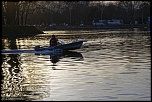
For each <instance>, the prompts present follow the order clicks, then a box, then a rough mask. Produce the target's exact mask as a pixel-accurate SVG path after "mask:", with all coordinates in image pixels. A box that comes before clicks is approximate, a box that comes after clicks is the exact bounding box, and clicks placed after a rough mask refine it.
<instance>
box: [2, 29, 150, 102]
mask: <svg viewBox="0 0 152 102" xmlns="http://www.w3.org/2000/svg"><path fill="white" fill-rule="evenodd" d="M46 33H47V34H39V35H37V36H35V37H28V38H16V39H2V48H3V49H7V50H11V49H21V50H27V49H29V50H32V49H33V48H34V46H36V45H41V46H48V45H49V39H50V37H51V35H52V34H55V35H56V36H57V37H58V38H59V39H60V40H63V41H65V42H70V41H72V40H76V39H78V40H82V39H86V40H88V41H87V42H86V43H84V44H83V46H82V47H81V49H78V50H74V51H73V53H70V54H69V55H65V56H51V55H35V54H34V53H18V54H2V65H1V67H2V76H3V77H2V84H1V97H2V100H45V101H47V100H50V101H109V100H112V101H113V100H114V101H120V100H122V101H150V100H151V53H150V51H151V45H150V44H151V39H150V38H151V37H150V33H147V32H145V31H100V30H99V31H97V30H91V31H46Z"/></svg>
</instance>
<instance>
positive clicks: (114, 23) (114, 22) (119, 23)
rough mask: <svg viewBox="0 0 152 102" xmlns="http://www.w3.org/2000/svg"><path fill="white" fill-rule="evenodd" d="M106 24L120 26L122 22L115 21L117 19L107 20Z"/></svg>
mask: <svg viewBox="0 0 152 102" xmlns="http://www.w3.org/2000/svg"><path fill="white" fill-rule="evenodd" d="M107 24H108V25H121V24H123V21H122V20H117V19H112V20H108V22H107Z"/></svg>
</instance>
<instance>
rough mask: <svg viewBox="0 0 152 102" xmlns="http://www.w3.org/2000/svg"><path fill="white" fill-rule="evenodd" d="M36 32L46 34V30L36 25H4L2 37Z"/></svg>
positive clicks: (30, 34) (28, 34) (34, 33)
mask: <svg viewBox="0 0 152 102" xmlns="http://www.w3.org/2000/svg"><path fill="white" fill-rule="evenodd" d="M36 34H44V32H43V31H41V30H39V29H38V28H36V27H34V26H19V25H16V26H9V25H3V26H2V37H20V36H21V37H22V36H33V35H36Z"/></svg>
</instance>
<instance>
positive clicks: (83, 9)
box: [2, 1, 150, 25]
mask: <svg viewBox="0 0 152 102" xmlns="http://www.w3.org/2000/svg"><path fill="white" fill-rule="evenodd" d="M148 17H150V1H114V2H108V3H107V2H106V1H15V2H13V1H12V2H10V1H2V24H3V25H41V24H43V25H50V24H57V25H64V24H68V25H79V24H80V23H84V24H85V25H91V24H92V20H95V19H102V20H110V19H119V20H123V22H124V23H125V24H133V23H134V21H138V23H139V24H146V23H147V18H148Z"/></svg>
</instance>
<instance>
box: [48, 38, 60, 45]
mask: <svg viewBox="0 0 152 102" xmlns="http://www.w3.org/2000/svg"><path fill="white" fill-rule="evenodd" d="M57 41H58V39H57V38H51V39H50V46H56V45H57Z"/></svg>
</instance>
